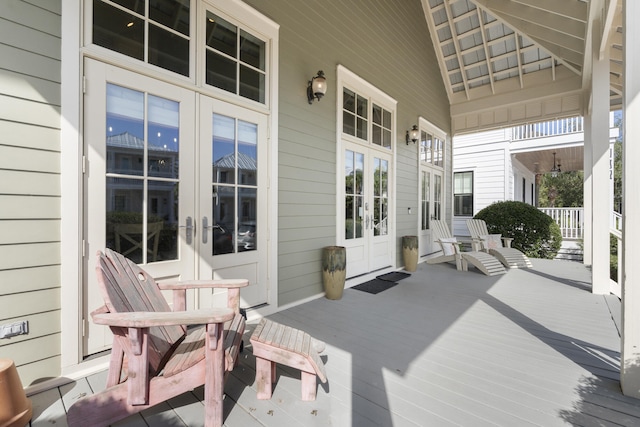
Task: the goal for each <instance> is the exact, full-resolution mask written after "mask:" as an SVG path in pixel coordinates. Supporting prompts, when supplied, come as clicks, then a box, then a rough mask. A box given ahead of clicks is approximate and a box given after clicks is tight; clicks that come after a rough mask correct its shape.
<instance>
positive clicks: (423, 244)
mask: <svg viewBox="0 0 640 427" xmlns="http://www.w3.org/2000/svg"><path fill="white" fill-rule="evenodd" d="M434 219H442V172H441V171H439V170H436V169H433V168H430V167H426V166H422V167H421V168H420V233H419V235H420V242H419V244H418V247H419V250H420V256H425V255H428V254H430V253H433V252H436V251H438V250H439V247H438V245H437V243H435V242H434V241H433V236H432V234H431V221H432V220H434Z"/></svg>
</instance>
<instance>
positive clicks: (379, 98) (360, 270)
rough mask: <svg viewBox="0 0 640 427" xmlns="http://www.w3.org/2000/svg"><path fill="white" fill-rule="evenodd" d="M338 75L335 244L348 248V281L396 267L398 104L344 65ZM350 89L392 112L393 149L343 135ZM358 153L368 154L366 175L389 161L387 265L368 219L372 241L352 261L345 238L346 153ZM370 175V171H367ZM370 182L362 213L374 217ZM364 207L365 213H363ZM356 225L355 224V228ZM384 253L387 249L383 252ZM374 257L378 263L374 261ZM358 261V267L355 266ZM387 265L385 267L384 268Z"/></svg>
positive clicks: (369, 126)
mask: <svg viewBox="0 0 640 427" xmlns="http://www.w3.org/2000/svg"><path fill="white" fill-rule="evenodd" d="M336 74H337V76H338V79H337V80H338V81H337V85H336V90H337V97H336V98H337V100H336V110H337V127H336V141H337V144H336V146H337V148H336V177H337V179H336V215H337V218H336V236H337V237H336V241H337V244H338V245H342V246H346V247H347V253H348V255H347V278H349V277H353V276H357V275H360V274H366V273H369V272H371V271H373V270H375V269H378V268H384V267H386V266H390V267H393V266H395V264H396V259H395V253H396V238H395V211H396V208H395V206H396V194H395V166H396V161H395V150H396V133H397V132H396V111H397V101H396V100H395V99H393V98H391V97H390V96H389V95H387V94H386V93H384V92H382V91H381V90H380V89H378V88H376V87H375V86H373V85H372V84H370V83H369V82H367V81H366V80H364V79H362V78H361V77H360V76H358V75H357V74H355V73H353V72H352V71H350V70H348V69H347V68H346V67H344V66H342V65H338V67H337V73H336ZM345 87H346V88H348V89H349V90H353V91H355V92H356V93H357V94H358V95H362V96H364V97H365V98H368V100H369V103H368V108H372V103H375V104H376V105H379V106H381V107H382V108H384V109H386V110H388V111H390V112H391V113H392V119H391V120H392V132H391V148H390V149H387V148H382V147H379V146H377V145H375V144H372V143H370V142H369V139H367V140H363V139H360V138H357V137H355V136H352V135H349V134H346V133H343V131H342V129H343V118H342V117H343V89H344V88H345ZM368 117H369V121H368V133H367V135H371V134H372V132H371V121H372V119H371V115H369V116H368ZM346 150H351V151H359V152H361V153H363V154H364V155H365V172H366V171H368V169H369V168H370V167H372V164H373V163H372V161H373V158H374V157H376V155H377V156H378V157H383V158H386V159H387V160H388V161H389V164H388V165H389V171H388V180H389V184H388V188H389V198H388V221H387V224H388V234H387V235H386V238H387V239H388V242H387V249H386V252H387V256H388V263H386V262H383V261H382V257H383V256H384V254H380V253H377V254H376V252H375V248H374V247H373V243H374V240H377V241H378V242H377V243H381V242H380V241H381V240H382V239H380V238H379V236H378V237H376V238H375V239H374V236H373V232H372V230H371V227H366V217H363V218H365V219H364V221H365V229H364V230H363V231H364V232H368V231H370V232H371V233H372V234H371V239H368V240H366V241H365V242H363V244H364V245H365V246H363V247H362V248H361V249H360V252H361V253H359V254H356V255H359V256H357V257H356V258H355V259H356V261H350V259H352V260H353V258H354V257H353V256H352V257H350V256H349V246H350V245H349V243H348V241H347V240H346V238H345V228H346V227H345V215H346V211H345V179H344V178H345V151H346ZM367 173H368V172H367ZM369 181H370V180H367V181H365V183H366V184H367V185H369V186H371V189H370V190H369V191H368V193H369V194H370V196H368V195H367V190H366V189H365V198H367V197H371V200H369V199H365V201H367V202H369V204H370V206H369V210H368V212H366V213H365V212H363V215H371V217H373V210H372V206H371V201H372V200H373V192H372V188H373V187H372V183H369ZM364 209H365V208H364V206H363V211H364ZM354 226H355V225H354ZM377 246H378V252H379V251H380V249H379V248H381V247H382V246H383V245H379V244H378V245H377ZM383 252H384V250H383ZM374 258H376V259H377V261H374ZM355 262H358V264H357V265H356V264H354V263H355ZM383 264H386V265H383Z"/></svg>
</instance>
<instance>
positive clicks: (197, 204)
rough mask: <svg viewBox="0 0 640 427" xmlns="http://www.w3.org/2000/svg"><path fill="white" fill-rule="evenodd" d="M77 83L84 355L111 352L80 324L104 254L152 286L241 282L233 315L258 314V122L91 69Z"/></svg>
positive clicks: (261, 225)
mask: <svg viewBox="0 0 640 427" xmlns="http://www.w3.org/2000/svg"><path fill="white" fill-rule="evenodd" d="M85 75H86V80H87V89H86V93H85V102H84V106H85V111H84V118H85V121H84V128H85V130H84V135H85V152H86V165H85V186H84V188H85V194H84V200H85V218H84V235H85V248H86V256H85V258H84V269H83V273H84V283H85V289H84V290H83V295H84V300H85V301H84V313H83V318H84V319H85V325H84V327H85V334H84V354H85V355H88V354H93V353H96V352H99V351H101V350H104V349H106V348H108V347H109V346H110V345H111V335H110V332H109V331H108V329H107V328H105V327H98V326H95V325H93V323H92V322H90V321H89V313H90V312H91V311H92V310H94V309H96V308H98V307H100V306H101V305H103V300H102V297H101V294H100V292H99V290H98V286H97V283H96V278H95V263H96V257H95V253H96V251H98V250H103V249H104V248H105V247H106V248H111V249H113V250H115V251H117V252H119V253H122V254H123V255H125V256H126V257H128V258H129V259H131V260H133V261H134V262H136V263H138V264H140V265H142V266H143V268H144V269H145V270H146V271H148V272H149V273H150V274H151V275H152V276H153V277H154V278H156V280H158V281H168V280H177V279H181V280H189V279H199V278H202V279H207V278H214V277H222V278H231V277H234V278H239V277H242V278H247V279H249V280H250V286H249V288H245V289H243V291H242V292H241V296H242V301H241V306H242V307H245V308H246V307H253V306H257V305H260V304H263V303H267V302H268V301H267V283H266V280H267V265H266V247H267V242H266V238H267V235H266V233H265V232H264V229H265V228H266V225H265V224H266V221H267V220H266V217H267V216H268V213H267V210H268V209H266V200H265V197H266V196H264V197H263V195H266V193H267V192H266V189H265V188H264V187H265V186H266V183H267V180H266V178H265V177H266V176H267V162H266V160H265V159H266V153H267V140H266V116H265V115H263V114H260V113H256V112H251V111H248V110H246V109H243V108H240V107H234V106H231V105H229V104H225V103H222V102H220V101H215V100H213V99H211V98H209V97H206V96H203V95H201V94H198V93H196V92H195V91H192V90H189V89H185V88H182V87H179V86H175V85H172V84H169V83H165V82H160V81H157V80H155V79H151V78H148V77H145V76H142V75H140V74H137V73H134V72H130V71H127V70H123V69H121V68H118V67H114V66H110V65H106V64H104V63H101V62H98V61H94V60H86V62H85ZM261 190H262V191H261ZM170 296H171V295H170V294H167V297H168V298H169V299H170ZM217 298H219V299H221V300H224V299H225V295H224V293H221V294H220V295H218V294H216V295H214V294H212V293H211V292H210V291H209V292H201V293H200V294H196V293H195V292H193V293H190V294H189V295H188V302H187V304H188V306H189V307H190V308H193V307H208V306H211V304H214V303H216V301H215V300H216V299H217Z"/></svg>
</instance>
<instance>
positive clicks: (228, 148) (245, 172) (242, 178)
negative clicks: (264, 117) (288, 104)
mask: <svg viewBox="0 0 640 427" xmlns="http://www.w3.org/2000/svg"><path fill="white" fill-rule="evenodd" d="M212 129H213V139H212V143H211V144H212V148H211V149H212V153H213V156H212V170H213V174H212V212H213V253H212V255H222V254H229V253H235V252H244V251H251V250H256V233H257V223H256V219H257V206H258V201H257V200H258V191H257V189H258V187H257V186H258V180H257V176H258V128H257V125H256V124H255V123H249V122H245V121H242V120H239V119H237V118H233V117H227V116H223V115H220V114H213V125H212Z"/></svg>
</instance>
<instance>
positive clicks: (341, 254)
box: [322, 246, 347, 300]
mask: <svg viewBox="0 0 640 427" xmlns="http://www.w3.org/2000/svg"><path fill="white" fill-rule="evenodd" d="M346 276H347V249H346V248H345V247H344V246H327V247H325V248H323V249H322V285H323V286H324V294H325V296H326V297H327V299H334V300H335V299H340V298H342V293H343V292H344V282H345V278H346Z"/></svg>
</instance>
